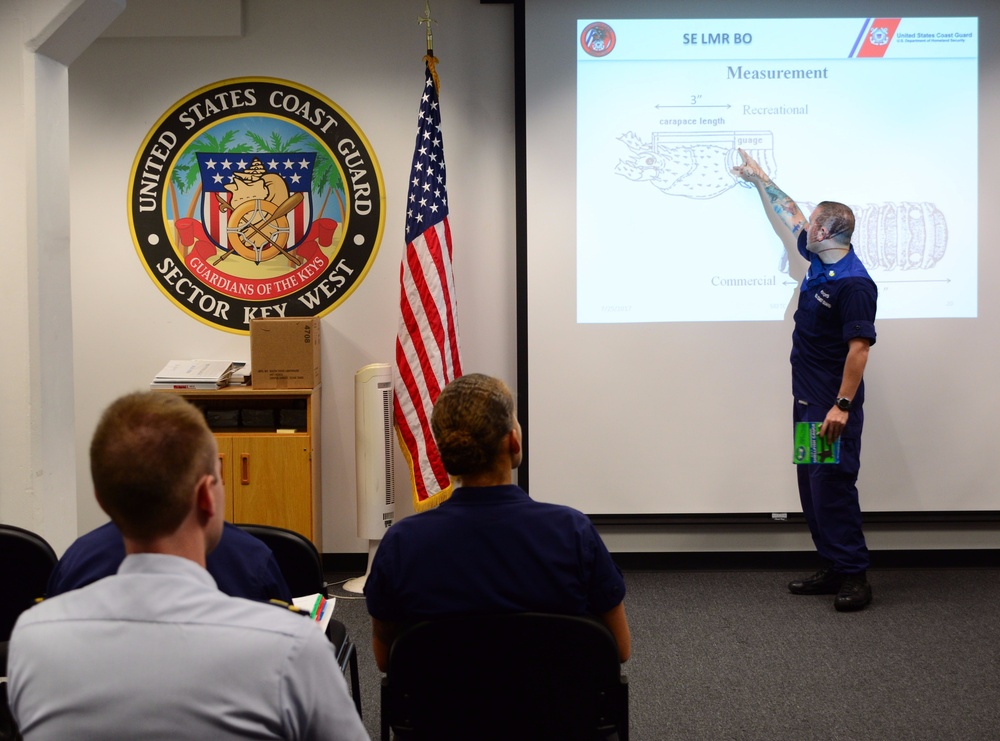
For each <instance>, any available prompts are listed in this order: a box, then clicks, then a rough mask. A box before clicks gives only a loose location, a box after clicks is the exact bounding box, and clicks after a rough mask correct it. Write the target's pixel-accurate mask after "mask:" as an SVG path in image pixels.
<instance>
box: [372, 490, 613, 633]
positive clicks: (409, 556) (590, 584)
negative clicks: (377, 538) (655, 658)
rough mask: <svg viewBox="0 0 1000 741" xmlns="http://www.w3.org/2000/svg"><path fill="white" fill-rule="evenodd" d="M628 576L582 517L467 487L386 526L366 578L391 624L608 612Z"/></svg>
mask: <svg viewBox="0 0 1000 741" xmlns="http://www.w3.org/2000/svg"><path fill="white" fill-rule="evenodd" d="M624 597H625V580H624V579H623V578H622V574H621V571H620V570H619V569H618V566H617V565H616V564H615V562H614V561H613V560H612V559H611V555H610V554H609V553H608V550H607V548H606V547H605V546H604V542H603V541H602V540H601V537H600V535H598V533H597V531H596V530H595V529H594V526H593V523H591V522H590V520H589V519H588V518H587V516H586V515H584V514H582V513H581V512H578V511H577V510H575V509H572V508H570V507H564V506H562V505H557V504H548V503H543V502H536V501H534V500H532V499H531V498H530V497H528V495H527V493H526V492H525V491H524V490H522V489H521V488H519V487H517V486H513V485H507V486H484V487H462V488H459V489H456V490H455V492H454V493H453V494H452V496H451V498H450V499H449V500H448V501H446V502H445V503H444V504H442V505H440V506H439V507H437V508H436V509H432V510H429V511H427V512H422V513H420V514H416V515H413V516H411V517H407V518H406V519H404V520H401V521H399V522H397V523H396V524H394V525H393V526H392V527H391V528H389V529H388V530H387V531H386V533H385V535H384V537H383V538H382V543H381V544H380V545H379V547H378V550H377V551H376V552H375V557H374V559H373V560H372V567H371V573H370V574H369V575H368V579H367V581H366V583H365V599H366V601H367V604H368V612H369V613H370V614H371V615H372V617H375V618H377V619H379V620H383V621H386V622H415V621H418V620H429V619H434V618H441V617H448V616H458V615H475V614H495V613H507V612H547V613H555V614H562V615H595V616H597V615H602V614H604V613H606V612H608V611H609V610H611V609H612V608H614V607H617V606H618V604H619V603H621V601H622V600H623V599H624Z"/></svg>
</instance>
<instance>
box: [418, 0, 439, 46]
mask: <svg viewBox="0 0 1000 741" xmlns="http://www.w3.org/2000/svg"><path fill="white" fill-rule="evenodd" d="M417 23H419V24H420V25H423V26H426V27H427V54H428V56H433V55H434V34H433V33H431V24H432V23H437V21H436V20H434V19H433V18H431V0H424V14H423V15H422V16H418V17H417Z"/></svg>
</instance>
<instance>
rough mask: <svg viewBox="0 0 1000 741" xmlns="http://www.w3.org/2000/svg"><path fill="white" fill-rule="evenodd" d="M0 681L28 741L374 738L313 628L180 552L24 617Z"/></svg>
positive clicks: (142, 557) (137, 563)
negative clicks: (226, 588)
mask: <svg viewBox="0 0 1000 741" xmlns="http://www.w3.org/2000/svg"><path fill="white" fill-rule="evenodd" d="M8 676H9V682H10V684H9V687H8V690H9V693H10V706H11V710H12V711H13V714H14V717H15V719H16V720H17V722H18V725H19V726H20V730H21V733H22V734H23V735H24V737H25V739H27V740H28V741H44V740H45V739H53V740H55V739H58V740H59V741H64V740H65V739H74V740H75V741H86V740H88V739H113V738H135V739H213V741H214V740H215V739H278V738H280V739H347V740H349V741H354V740H355V739H366V740H367V739H369V737H368V734H367V732H366V731H365V729H364V726H363V725H362V723H361V719H360V718H359V717H358V714H357V711H356V710H355V708H354V703H353V702H352V701H351V698H350V696H349V694H348V691H347V683H346V681H345V680H344V675H343V673H342V672H341V671H340V667H339V666H338V664H337V661H336V658H335V654H334V650H333V647H332V646H331V645H330V642H329V641H328V640H327V639H326V637H325V636H324V635H323V633H322V631H321V630H319V628H318V627H317V626H316V625H315V624H314V623H313V622H312V621H310V620H308V619H307V618H304V617H302V616H299V615H295V614H293V613H291V612H289V611H287V610H282V609H280V608H278V607H274V606H272V605H267V604H263V603H259V602H252V601H250V600H245V599H240V598H237V597H229V596H227V595H225V594H223V593H222V592H220V591H218V589H217V588H216V586H215V582H214V581H213V579H212V577H211V576H210V575H209V573H208V572H207V571H205V569H203V568H201V567H200V566H198V564H196V563H194V562H193V561H190V560H188V559H185V558H180V557H177V556H166V555H159V554H149V553H145V554H137V555H132V556H128V557H127V558H126V559H125V561H124V562H123V563H122V565H121V568H120V569H119V570H118V574H117V575H115V576H110V577H107V578H106V579H102V580H101V581H98V582H95V583H94V584H91V585H90V586H88V587H84V588H83V589H79V590H76V591H73V592H68V593H66V594H63V595H60V596H58V597H53V598H52V599H50V600H46V601H44V602H42V603H40V604H38V605H36V606H34V607H32V608H31V609H29V610H27V611H26V612H24V613H23V614H22V615H21V617H20V618H19V619H18V621H17V624H16V625H15V626H14V631H13V633H12V635H11V642H10V658H9V665H8Z"/></svg>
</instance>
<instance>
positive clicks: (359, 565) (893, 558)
mask: <svg viewBox="0 0 1000 741" xmlns="http://www.w3.org/2000/svg"><path fill="white" fill-rule="evenodd" d="M611 555H612V556H613V557H614V559H615V562H616V563H617V564H618V566H619V567H620V568H622V569H625V570H627V571H685V570H687V571H741V570H775V571H790V570H805V571H808V570H810V569H815V568H817V567H818V561H817V558H816V554H815V553H812V552H810V551H739V552H737V551H714V552H709V551H698V552H690V553H687V552H685V553H612V554H611ZM871 558H872V568H873V569H929V568H936V569H942V568H963V569H968V568H993V569H995V568H1000V549H997V548H970V549H961V548H959V549H950V550H898V551H872V554H871ZM323 568H324V570H326V571H327V572H331V573H338V574H357V575H358V576H360V575H361V574H364V573H365V569H366V568H368V554H367V553H324V554H323Z"/></svg>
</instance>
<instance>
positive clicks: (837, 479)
mask: <svg viewBox="0 0 1000 741" xmlns="http://www.w3.org/2000/svg"><path fill="white" fill-rule="evenodd" d="M739 153H740V156H741V157H742V160H743V162H742V164H741V165H738V166H737V167H734V168H733V172H734V174H736V175H738V176H740V177H741V178H743V179H744V180H746V181H747V182H749V183H752V184H753V185H754V186H756V188H757V191H758V193H759V194H760V197H761V200H762V201H763V203H764V207H765V208H766V209H768V210H770V211H772V212H773V214H774V215H775V216H776V217H777V218H776V219H771V221H772V224H773V225H774V226H775V230H776V231H777V232H778V234H779V236H781V237H782V238H783V239H785V238H786V237H788V236H789V235H790V236H791V237H792V238H794V239H795V240H796V247H797V249H798V252H799V254H800V255H802V257H803V258H805V259H806V260H808V261H809V270H808V272H807V273H806V276H805V279H804V280H803V281H802V285H801V287H800V291H799V299H798V310H797V311H796V312H795V330H794V332H793V333H792V355H791V361H792V394H793V396H794V412H793V418H794V421H795V422H822V426H821V427H820V434H821V435H822V436H823V437H825V438H826V440H827V441H828V442H831V443H832V442H833V441H834V440H837V439H839V440H840V462H839V463H836V464H813V465H799V466H797V467H796V468H797V469H798V470H797V473H798V484H799V499H800V500H801V502H802V512H803V513H804V514H805V517H806V521H807V522H808V523H809V531H810V532H811V533H812V538H813V542H814V543H815V544H816V550H817V552H818V553H819V555H820V558H821V559H822V560H823V567H822V568H821V569H820V570H819V571H817V572H816V573H815V574H813V575H812V576H810V577H808V578H805V579H800V580H796V581H793V582H791V583H790V584H789V585H788V589H789V590H790V591H791V592H792V593H793V594H835V595H836V597H835V599H834V607H835V608H836V609H837V610H839V611H841V612H849V611H853V610H861V609H864V608H865V607H866V606H867V605H868V604H869V603H870V602H871V599H872V590H871V586H870V585H869V584H868V579H867V569H868V564H869V558H868V548H867V546H866V544H865V536H864V532H863V530H862V521H861V506H860V504H859V502H858V489H857V486H856V483H857V479H858V470H859V468H860V466H861V429H862V426H863V424H864V397H865V386H864V380H863V376H864V371H865V366H866V365H867V363H868V351H869V348H870V347H871V346H872V345H874V344H875V306H876V300H877V298H878V289H877V288H876V286H875V283H874V281H872V279H871V277H870V276H869V275H868V271H867V270H865V266H864V265H862V264H861V260H860V259H859V258H858V256H857V254H856V253H855V251H854V248H853V247H852V246H851V235H852V234H853V232H854V213H853V212H852V211H851V209H850V208H849V207H847V206H845V205H844V204H842V203H834V202H832V201H824V202H823V203H820V204H818V205H817V206H816V208H815V209H814V210H813V212H812V214H811V216H810V218H809V219H807V218H806V217H805V216H804V215H803V213H802V211H801V210H800V209H799V207H798V206H797V205H796V203H795V201H793V200H792V199H791V198H789V197H788V196H787V195H786V194H785V193H784V191H782V190H781V189H780V188H778V186H776V185H775V184H774V182H773V181H772V180H771V178H770V177H768V175H767V173H765V172H764V170H763V169H762V168H761V167H760V165H758V164H757V162H755V161H754V160H753V158H751V157H750V156H749V155H747V153H746V152H744V151H743V150H742V149H741V150H739ZM786 230H787V231H786Z"/></svg>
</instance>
